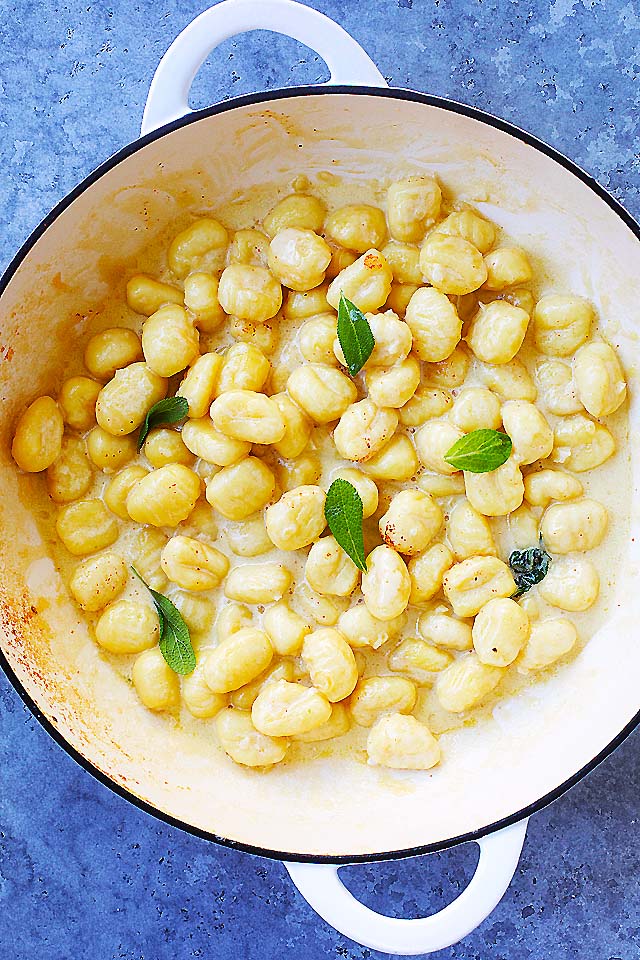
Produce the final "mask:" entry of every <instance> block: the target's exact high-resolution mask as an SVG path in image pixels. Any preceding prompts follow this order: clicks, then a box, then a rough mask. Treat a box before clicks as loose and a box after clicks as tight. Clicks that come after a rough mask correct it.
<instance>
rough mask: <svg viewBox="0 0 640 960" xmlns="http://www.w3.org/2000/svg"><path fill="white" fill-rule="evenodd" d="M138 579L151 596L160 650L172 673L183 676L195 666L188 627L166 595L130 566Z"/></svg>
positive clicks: (194, 656)
mask: <svg viewBox="0 0 640 960" xmlns="http://www.w3.org/2000/svg"><path fill="white" fill-rule="evenodd" d="M131 569H132V570H133V572H134V573H135V575H136V577H137V578H138V580H140V582H141V583H144V585H145V587H146V588H147V590H148V591H149V593H150V594H151V596H152V598H153V603H154V605H155V608H156V612H157V614H158V620H159V621H160V652H161V653H162V656H163V657H164V658H165V660H166V661H167V663H168V664H169V666H170V667H171V669H172V670H173V672H174V673H179V674H180V676H182V677H185V676H187V674H189V673H192V672H193V671H194V670H195V668H196V655H195V653H194V652H193V646H192V644H191V634H190V633H189V628H188V626H187V625H186V623H185V622H184V620H183V619H182V615H181V613H180V611H179V610H178V608H177V607H175V606H174V605H173V604H172V603H171V600H169V598H168V597H165V596H164V594H162V593H158V591H157V590H153V589H152V588H151V587H150V586H149V584H148V583H145V581H144V580H143V579H142V577H141V576H140V574H139V573H138V571H137V570H136V568H135V567H131Z"/></svg>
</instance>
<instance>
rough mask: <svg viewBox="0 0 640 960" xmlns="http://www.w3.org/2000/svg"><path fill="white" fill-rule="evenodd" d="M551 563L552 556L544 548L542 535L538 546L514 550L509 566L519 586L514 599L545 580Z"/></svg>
mask: <svg viewBox="0 0 640 960" xmlns="http://www.w3.org/2000/svg"><path fill="white" fill-rule="evenodd" d="M550 563H551V557H550V556H549V554H548V553H547V551H546V550H545V549H544V546H543V543H542V537H540V545H539V546H537V547H529V548H528V549H527V550H514V551H513V552H512V553H511V556H510V557H509V566H510V567H511V572H512V573H513V579H514V580H515V582H516V587H517V588H518V589H517V590H516V592H515V593H514V594H513V597H514V599H515V598H517V597H521V596H522V594H523V593H526V592H527V590H530V589H531V587H533V586H534V584H536V583H540V581H541V580H544V578H545V577H546V575H547V573H548V572H549V564H550Z"/></svg>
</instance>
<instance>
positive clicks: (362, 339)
mask: <svg viewBox="0 0 640 960" xmlns="http://www.w3.org/2000/svg"><path fill="white" fill-rule="evenodd" d="M338 340H339V341H340V346H341V347H342V352H343V354H344V359H345V363H346V365H347V370H348V371H349V373H350V374H351V376H352V377H355V375H356V374H357V373H359V371H360V370H362V368H363V367H364V365H365V363H366V362H367V360H368V359H369V357H370V356H371V354H372V352H373V348H374V347H375V345H376V341H375V338H374V336H373V333H372V332H371V327H370V326H369V323H368V321H367V318H366V317H365V315H364V313H363V312H362V310H358V308H357V307H356V305H355V303H351V300H347V298H346V297H345V295H344V293H341V294H340V303H339V304H338Z"/></svg>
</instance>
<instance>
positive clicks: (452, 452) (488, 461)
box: [444, 430, 513, 473]
mask: <svg viewBox="0 0 640 960" xmlns="http://www.w3.org/2000/svg"><path fill="white" fill-rule="evenodd" d="M512 446H513V444H512V443H511V437H509V436H508V435H507V434H506V433H501V432H500V431H499V430H472V431H471V433H467V434H465V436H464V437H460V439H459V440H456V442H455V443H454V444H453V446H452V447H450V448H449V449H448V450H447V452H446V453H445V455H444V459H445V460H446V461H447V463H450V464H451V466H452V467H455V468H456V470H468V471H469V473H490V472H491V470H497V468H498V467H501V466H502V464H503V463H506V461H507V460H508V459H509V455H510V454H511V448H512Z"/></svg>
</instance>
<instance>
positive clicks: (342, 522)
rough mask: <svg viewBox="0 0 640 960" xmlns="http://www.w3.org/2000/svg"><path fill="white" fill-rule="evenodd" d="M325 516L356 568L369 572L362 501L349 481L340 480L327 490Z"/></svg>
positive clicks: (335, 481) (332, 531)
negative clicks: (363, 527)
mask: <svg viewBox="0 0 640 960" xmlns="http://www.w3.org/2000/svg"><path fill="white" fill-rule="evenodd" d="M324 515H325V518H326V521H327V523H328V524H329V529H330V530H331V533H332V534H333V535H334V537H335V538H336V540H337V541H338V543H339V544H340V546H341V547H342V549H343V550H344V552H345V553H347V554H349V556H350V557H351V559H352V560H353V562H354V563H355V565H356V567H358V568H359V569H360V570H362V572H363V573H366V572H367V561H366V560H365V556H364V538H363V535H362V500H361V499H360V494H359V493H358V491H357V490H356V488H355V487H354V486H353V484H352V483H349V481H348V480H342V479H341V478H338V479H337V480H334V481H333V483H332V484H331V486H330V487H329V489H328V490H327V499H326V502H325V505H324Z"/></svg>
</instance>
